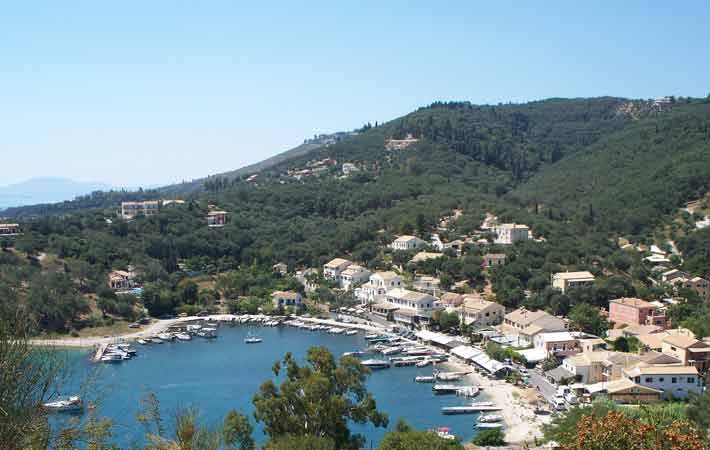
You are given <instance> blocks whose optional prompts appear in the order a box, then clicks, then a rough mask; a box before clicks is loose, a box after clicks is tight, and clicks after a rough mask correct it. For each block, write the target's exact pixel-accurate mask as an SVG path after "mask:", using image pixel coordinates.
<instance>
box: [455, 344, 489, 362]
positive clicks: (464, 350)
mask: <svg viewBox="0 0 710 450" xmlns="http://www.w3.org/2000/svg"><path fill="white" fill-rule="evenodd" d="M481 353H483V352H482V351H480V350H477V349H475V348H473V347H469V346H468V345H459V346H458V347H455V348H454V349H452V350H451V354H453V355H454V356H458V357H459V358H461V359H465V360H471V359H473V358H474V357H476V356H478V355H480V354H481Z"/></svg>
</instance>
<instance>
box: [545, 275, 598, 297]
mask: <svg viewBox="0 0 710 450" xmlns="http://www.w3.org/2000/svg"><path fill="white" fill-rule="evenodd" d="M593 284H594V275H592V274H591V273H590V272H587V271H583V272H558V273H555V274H553V275H552V287H553V288H556V289H559V290H560V292H562V293H563V294H564V293H565V291H567V289H573V288H578V287H584V286H591V285H593Z"/></svg>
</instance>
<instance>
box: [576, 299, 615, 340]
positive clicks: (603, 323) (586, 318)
mask: <svg viewBox="0 0 710 450" xmlns="http://www.w3.org/2000/svg"><path fill="white" fill-rule="evenodd" d="M569 320H570V322H571V325H572V327H573V328H574V329H576V330H580V331H584V332H585V333H591V334H593V335H595V336H604V334H605V333H606V331H607V330H608V329H609V322H607V320H606V319H604V318H603V317H602V316H601V314H600V311H599V309H598V308H595V307H594V306H591V305H588V304H586V303H579V304H577V305H575V306H573V307H572V310H571V311H570V313H569Z"/></svg>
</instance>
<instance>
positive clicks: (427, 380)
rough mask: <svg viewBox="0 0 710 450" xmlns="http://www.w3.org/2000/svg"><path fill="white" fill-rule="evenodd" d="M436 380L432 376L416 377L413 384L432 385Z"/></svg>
mask: <svg viewBox="0 0 710 450" xmlns="http://www.w3.org/2000/svg"><path fill="white" fill-rule="evenodd" d="M434 381H436V379H435V378H434V377H433V376H427V375H417V376H416V377H414V382H415V383H433V382H434Z"/></svg>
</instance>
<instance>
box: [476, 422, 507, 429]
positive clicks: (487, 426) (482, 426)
mask: <svg viewBox="0 0 710 450" xmlns="http://www.w3.org/2000/svg"><path fill="white" fill-rule="evenodd" d="M476 428H479V429H481V430H492V429H500V428H503V424H502V423H487V422H479V423H476Z"/></svg>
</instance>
